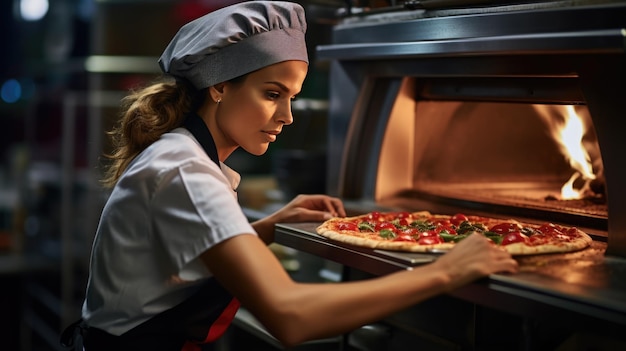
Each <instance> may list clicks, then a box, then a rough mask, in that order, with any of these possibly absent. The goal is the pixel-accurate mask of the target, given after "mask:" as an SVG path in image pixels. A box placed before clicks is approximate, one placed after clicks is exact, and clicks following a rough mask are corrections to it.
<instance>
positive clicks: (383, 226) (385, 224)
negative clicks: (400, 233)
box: [374, 222, 396, 232]
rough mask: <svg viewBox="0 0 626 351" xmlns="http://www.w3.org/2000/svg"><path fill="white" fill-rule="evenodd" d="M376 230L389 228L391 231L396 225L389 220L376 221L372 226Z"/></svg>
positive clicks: (394, 229)
mask: <svg viewBox="0 0 626 351" xmlns="http://www.w3.org/2000/svg"><path fill="white" fill-rule="evenodd" d="M374 229H375V230H376V231H381V230H383V229H389V230H391V231H394V232H395V231H396V226H395V225H394V224H393V223H391V222H378V223H376V226H375V227H374Z"/></svg>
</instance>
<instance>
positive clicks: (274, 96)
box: [267, 91, 280, 100]
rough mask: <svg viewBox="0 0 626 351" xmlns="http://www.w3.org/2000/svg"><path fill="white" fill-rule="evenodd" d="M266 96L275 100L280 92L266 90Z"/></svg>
mask: <svg viewBox="0 0 626 351" xmlns="http://www.w3.org/2000/svg"><path fill="white" fill-rule="evenodd" d="M267 97H268V98H269V99H271V100H276V99H278V98H279V97H280V94H279V93H277V92H275V91H268V92H267Z"/></svg>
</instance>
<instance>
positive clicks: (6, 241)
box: [0, 0, 344, 351]
mask: <svg viewBox="0 0 626 351" xmlns="http://www.w3.org/2000/svg"><path fill="white" fill-rule="evenodd" d="M235 2H239V1H232V0H230V1H229V0H178V1H174V0H3V1H2V2H0V36H1V40H2V46H3V48H2V54H1V55H0V120H1V124H0V125H1V126H2V129H1V130H2V134H1V137H0V145H1V149H0V150H1V154H0V157H1V159H2V163H1V164H2V166H1V168H0V279H1V280H2V283H1V285H0V286H1V288H0V311H2V313H0V333H1V335H2V338H1V339H2V341H1V343H0V349H1V350H7V351H13V350H20V351H27V350H60V347H59V345H58V337H59V332H60V331H61V330H62V328H63V327H64V326H66V325H67V324H69V323H70V322H72V321H73V320H75V319H76V318H78V316H79V313H80V305H81V301H82V298H83V294H84V288H85V283H86V277H87V266H88V261H89V251H90V246H91V241H92V239H93V234H94V231H95V227H96V225H97V220H98V216H99V213H100V209H101V207H102V205H103V203H104V201H105V199H106V197H107V193H106V192H105V191H103V190H102V189H101V187H100V185H99V178H100V174H101V173H100V170H101V169H100V165H101V164H100V162H101V159H100V155H101V154H102V152H103V151H106V150H107V148H108V145H107V139H106V136H105V131H106V130H108V129H109V128H110V127H111V125H112V123H113V122H114V121H115V120H116V118H117V114H118V111H119V101H120V98H121V97H122V96H123V95H124V94H125V93H126V92H127V91H128V90H129V89H132V88H133V87H137V86H139V85H142V84H144V83H148V82H150V81H151V80H152V79H154V78H156V77H157V76H158V75H159V74H160V71H159V67H158V64H157V59H158V56H159V55H160V53H161V50H162V49H163V48H164V47H165V46H166V45H167V43H168V42H169V40H170V39H171V37H172V36H173V35H174V33H175V32H176V30H177V29H178V28H179V27H180V26H181V25H182V24H184V23H186V22H188V21H190V20H192V19H194V18H197V17H199V16H201V15H203V14H205V13H208V12H210V11H213V10H215V9H217V8H220V7H223V6H226V5H228V4H231V3H235ZM299 2H300V3H301V4H303V5H304V6H305V8H306V10H307V17H308V22H309V30H308V34H307V37H308V45H309V49H310V56H311V59H312V64H311V68H310V71H309V76H308V78H307V80H306V82H305V86H304V89H303V91H302V93H301V95H300V97H299V99H298V100H297V101H296V102H294V106H293V108H294V116H295V123H294V124H293V125H291V126H289V127H288V128H285V130H284V132H283V134H282V135H281V137H280V138H279V139H278V141H277V142H276V143H274V144H272V145H271V146H270V149H269V151H268V153H267V154H266V155H264V156H262V157H254V156H249V155H247V154H245V153H244V152H241V153H235V154H234V155H233V156H232V157H231V158H230V159H229V160H228V163H229V164H230V165H231V166H232V167H234V168H235V169H237V170H238V171H239V172H240V173H242V176H243V181H242V184H241V187H240V189H239V196H240V200H241V202H242V204H243V205H244V207H245V209H246V211H247V213H248V214H249V216H250V217H251V218H254V217H255V216H261V215H263V214H265V213H268V212H269V211H271V210H273V209H274V208H275V207H276V206H279V205H280V204H282V203H284V202H285V201H287V200H289V199H290V198H291V197H292V196H293V195H295V194H297V193H314V192H324V190H325V167H326V163H325V162H326V150H325V146H326V138H327V136H326V122H327V120H326V108H327V67H326V66H325V64H324V63H321V62H316V60H315V50H314V48H315V46H316V45H318V44H321V43H325V42H328V41H329V40H330V38H329V37H330V28H331V26H332V24H333V23H334V21H335V17H336V15H337V13H338V9H340V8H341V7H342V6H344V2H343V1H339V0H337V1H331V0H327V1H324V0H317V1H313V0H311V1H299ZM275 249H276V252H277V254H278V255H280V256H281V259H284V262H285V266H286V268H287V269H288V270H290V271H291V272H292V273H293V274H294V276H296V277H298V275H300V276H299V277H298V278H302V279H318V278H317V272H318V268H320V265H321V264H322V263H320V262H308V263H307V258H306V257H305V256H303V255H298V254H297V253H294V252H290V251H289V250H287V249H286V248H280V247H277V248H275ZM308 266H314V268H313V269H312V270H307V269H306V267H308ZM322 270H323V267H322ZM309 271H311V272H315V273H313V276H306V275H307V274H309V273H308V272H309Z"/></svg>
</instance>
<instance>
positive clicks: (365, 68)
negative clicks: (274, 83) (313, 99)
mask: <svg viewBox="0 0 626 351" xmlns="http://www.w3.org/2000/svg"><path fill="white" fill-rule="evenodd" d="M392 3H394V2H392ZM344 10H345V11H347V12H348V13H349V14H348V15H346V16H345V17H344V18H343V19H342V20H341V21H340V22H339V23H338V24H336V25H335V26H334V29H333V39H332V43H330V44H328V45H322V46H319V47H318V49H317V57H316V59H317V60H321V61H323V62H327V63H328V64H329V67H330V68H329V69H330V75H329V76H330V85H329V87H330V105H329V106H330V107H329V122H328V124H329V134H328V163H327V166H328V173H327V179H326V183H327V190H328V193H330V194H332V195H336V196H339V197H341V198H342V199H344V201H345V203H346V205H347V207H348V210H349V211H350V214H358V213H364V212H367V211H371V210H396V209H401V210H429V211H431V212H433V213H443V214H454V213H459V212H461V213H465V214H473V215H487V216H492V217H500V218H517V219H520V220H524V221H527V222H531V223H543V222H554V223H560V224H564V225H570V226H576V227H579V228H581V229H583V230H584V231H586V232H587V233H589V234H590V235H591V236H592V237H593V238H594V242H593V244H592V245H591V247H590V248H588V249H585V250H582V251H579V252H575V253H568V254H548V255H538V256H529V257H520V258H519V261H520V265H521V267H522V268H521V271H520V273H519V274H517V275H515V276H505V275H494V276H492V277H490V278H489V279H487V280H486V281H483V282H478V283H476V284H473V285H471V286H469V287H467V288H463V289H461V290H460V291H458V292H453V293H451V294H450V296H443V297H441V298H436V299H433V300H432V301H428V302H427V303H424V304H420V305H419V306H416V307H415V308H414V309H410V310H409V311H404V313H399V314H398V315H396V316H392V317H391V318H389V319H387V320H385V321H381V322H380V323H377V324H373V325H370V326H365V327H364V328H361V329H359V330H357V331H355V332H353V333H351V334H350V335H347V336H346V340H347V341H346V342H348V343H349V344H350V345H351V346H352V347H355V348H357V349H361V350H396V349H403V348H402V347H401V346H399V345H407V344H406V343H407V342H411V343H414V344H415V345H423V347H424V349H428V350H448V349H450V350H452V349H455V350H458V349H471V350H487V349H489V350H490V349H524V350H543V349H546V350H548V349H549V350H556V349H559V350H578V349H589V348H590V347H591V346H593V347H594V349H599V350H604V349H607V350H610V349H616V348H623V347H626V346H625V345H626V339H625V338H624V336H623V335H622V334H623V333H621V332H620V330H623V329H624V327H626V283H625V282H626V182H625V181H624V180H626V162H625V161H624V158H623V156H622V152H623V151H622V150H626V138H625V137H624V136H623V131H622V128H621V125H622V122H621V120H623V119H624V118H625V117H626V106H625V103H624V99H625V98H626V52H625V48H626V45H625V39H626V4H625V3H623V2H611V1H549V2H510V1H503V2H498V1H496V2H480V3H476V2H474V3H472V2H467V1H452V2H451V1H439V0H426V1H423V2H415V1H407V2H406V3H404V4H402V5H389V6H382V7H379V8H370V9H369V10H363V11H361V10H362V9H355V8H350V7H347V8H346V9H344ZM312 231H314V225H313V224H311V225H307V224H304V225H301V226H298V225H295V226H294V225H291V226H288V225H279V227H278V231H277V241H278V242H279V243H282V244H284V245H287V246H291V247H294V248H296V249H298V250H302V251H305V252H308V253H309V254H313V255H316V256H319V257H322V258H323V259H326V260H329V261H332V262H338V263H339V264H340V265H341V267H342V270H341V279H343V280H353V279H360V278H363V277H370V276H372V275H374V276H376V275H381V274H386V273H388V272H391V271H394V270H398V269H410V268H411V267H413V266H415V265H419V264H423V263H427V262H431V261H432V260H435V259H436V255H425V254H410V255H409V254H407V255H402V254H397V253H387V252H380V251H377V250H364V249H360V248H354V247H349V246H346V245H342V244H338V243H332V242H329V241H327V240H325V239H323V238H319V237H316V236H315V235H314V234H311V232H312ZM408 340H412V341H408ZM588 345H589V346H588ZM510 347H514V348H510Z"/></svg>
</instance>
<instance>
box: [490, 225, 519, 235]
mask: <svg viewBox="0 0 626 351" xmlns="http://www.w3.org/2000/svg"><path fill="white" fill-rule="evenodd" d="M521 229H522V226H521V225H519V224H518V223H508V222H506V223H499V224H496V225H494V226H493V227H491V228H490V229H489V231H490V232H494V233H498V234H501V235H504V234H508V233H512V232H517V231H520V230H521Z"/></svg>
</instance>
